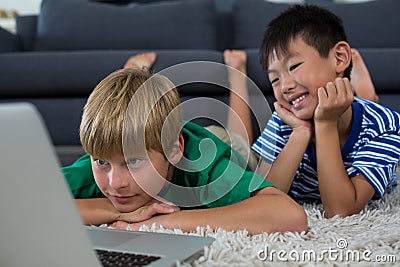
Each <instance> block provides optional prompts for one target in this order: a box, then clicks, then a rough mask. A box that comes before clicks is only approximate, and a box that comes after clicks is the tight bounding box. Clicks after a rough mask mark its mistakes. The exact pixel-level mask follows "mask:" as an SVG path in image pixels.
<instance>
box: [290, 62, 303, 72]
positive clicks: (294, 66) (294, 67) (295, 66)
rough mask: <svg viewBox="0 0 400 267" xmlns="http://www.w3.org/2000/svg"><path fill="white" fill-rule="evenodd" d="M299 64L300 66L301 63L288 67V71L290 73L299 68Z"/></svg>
mask: <svg viewBox="0 0 400 267" xmlns="http://www.w3.org/2000/svg"><path fill="white" fill-rule="evenodd" d="M301 64H302V63H297V64H294V65H292V66H290V68H289V70H290V71H292V70H295V69H296V68H297V67H298V66H300V65H301Z"/></svg>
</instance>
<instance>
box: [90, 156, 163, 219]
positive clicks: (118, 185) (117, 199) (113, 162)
mask: <svg viewBox="0 0 400 267" xmlns="http://www.w3.org/2000/svg"><path fill="white" fill-rule="evenodd" d="M91 159H92V171H93V175H94V179H95V181H96V184H97V185H98V187H99V188H100V190H101V192H102V193H103V194H104V195H105V196H106V197H107V198H108V199H109V200H110V201H111V202H112V204H113V205H114V207H115V208H116V209H117V210H118V211H120V212H131V211H134V210H136V209H138V208H140V207H142V206H144V205H145V204H146V203H148V202H149V201H151V200H153V198H152V197H151V196H150V195H149V194H147V193H146V192H145V191H144V190H143V189H142V188H143V186H145V187H146V188H149V187H150V188H151V189H152V193H154V194H157V193H158V192H159V191H160V190H161V188H162V186H163V183H162V182H161V181H165V180H164V179H166V178H167V177H168V170H169V166H170V164H169V162H168V160H166V159H165V157H164V155H163V154H161V153H159V152H155V151H148V152H147V153H143V154H142V155H140V156H136V157H132V158H130V159H129V160H127V161H126V160H125V158H124V156H123V155H119V156H114V157H112V158H111V159H96V158H93V157H92V158H91ZM128 166H129V167H128ZM143 183H148V184H146V185H144V184H143ZM150 183H151V184H150ZM139 184H140V185H139Z"/></svg>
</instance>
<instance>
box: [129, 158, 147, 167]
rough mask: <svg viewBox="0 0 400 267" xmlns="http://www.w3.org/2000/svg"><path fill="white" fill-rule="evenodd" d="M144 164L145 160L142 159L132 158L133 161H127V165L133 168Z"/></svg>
mask: <svg viewBox="0 0 400 267" xmlns="http://www.w3.org/2000/svg"><path fill="white" fill-rule="evenodd" d="M142 162H143V159H140V158H132V159H128V160H127V161H126V164H128V165H130V166H132V167H137V166H138V165H139V164H140V163H142Z"/></svg>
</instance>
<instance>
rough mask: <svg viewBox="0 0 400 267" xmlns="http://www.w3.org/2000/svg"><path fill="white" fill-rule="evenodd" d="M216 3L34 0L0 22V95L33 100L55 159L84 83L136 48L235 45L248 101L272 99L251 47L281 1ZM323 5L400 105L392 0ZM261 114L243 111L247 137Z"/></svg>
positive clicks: (163, 57)
mask: <svg viewBox="0 0 400 267" xmlns="http://www.w3.org/2000/svg"><path fill="white" fill-rule="evenodd" d="M221 1H225V0H186V1H183V0H182V1H163V2H158V1H154V2H148V3H147V2H146V3H128V1H119V2H118V3H113V4H111V3H109V2H104V1H103V2H100V1H98V2H95V1H89V0H43V2H42V6H41V11H40V15H39V16H20V17H18V18H17V33H16V34H15V35H14V34H11V33H9V32H7V31H5V30H3V29H1V28H0V103H1V102H15V101H29V102H31V103H33V104H35V105H36V106H37V108H38V109H39V111H40V112H41V114H42V116H43V117H44V120H45V123H46V125H47V127H48V129H49V132H50V136H51V138H52V140H53V143H54V145H55V146H56V149H57V152H58V154H59V156H60V160H61V164H62V165H65V164H69V163H70V162H71V161H73V160H75V159H76V158H77V157H78V156H79V155H81V154H82V153H83V152H82V150H81V148H80V142H79V136H78V127H79V123H80V117H81V112H82V107H83V105H84V103H85V101H86V99H87V97H88V95H89V94H90V92H91V90H92V89H93V87H94V86H95V85H96V84H97V83H98V82H99V81H100V80H101V79H102V78H104V77H105V76H106V75H108V74H109V73H110V72H112V71H113V70H115V69H118V68H121V67H122V65H123V63H124V61H125V60H126V59H127V58H128V57H129V56H131V55H133V54H136V53H138V52H143V51H149V50H151V51H156V52H157V54H158V58H157V61H156V62H155V65H154V67H153V69H154V71H156V72H157V71H161V70H164V69H166V68H168V67H171V66H175V65H177V64H180V63H185V62H192V61H211V62H217V63H223V50H224V49H226V48H229V49H244V50H246V51H247V53H248V66H247V69H248V75H249V77H250V78H251V79H252V81H254V83H255V85H257V86H258V88H259V89H260V90H261V92H262V95H261V96H260V95H259V94H256V93H252V94H251V103H252V107H253V106H254V107H255V109H259V110H262V105H264V106H265V103H266V102H265V100H266V101H267V102H268V103H269V105H270V107H271V108H272V105H271V104H272V103H273V101H274V97H273V94H272V90H271V87H270V84H269V82H268V79H267V74H266V72H265V71H264V70H262V69H261V68H260V66H259V63H258V47H259V45H260V43H261V38H262V35H263V32H264V30H265V27H266V25H267V24H268V22H269V21H270V20H271V19H272V18H273V17H275V16H276V15H277V14H279V12H281V11H282V10H284V9H285V8H287V7H289V5H288V4H276V3H270V2H265V1H263V0H234V1H231V3H232V5H231V6H229V7H228V8H221ZM323 5H324V6H325V7H327V8H328V9H331V10H332V11H333V12H335V13H336V14H338V15H339V16H341V17H342V18H343V21H344V24H345V27H346V31H347V35H348V38H349V42H350V44H351V45H352V46H353V47H356V48H358V49H359V51H360V52H361V54H362V55H363V57H364V60H365V62H366V64H367V65H368V68H369V70H370V72H371V75H372V78H373V81H374V83H375V86H376V89H377V91H378V94H379V97H380V100H381V102H382V103H383V104H384V105H387V106H390V107H392V108H394V109H396V110H398V111H400V89H399V87H400V69H399V67H398V64H399V63H400V35H399V34H398V33H399V32H400V31H399V30H400V26H399V25H400V16H398V11H399V10H400V1H398V0H378V1H374V2H366V3H357V4H338V3H324V4H323ZM197 75H199V77H202V78H204V79H205V80H207V81H208V79H211V78H212V77H214V76H217V75H219V76H220V77H221V79H225V78H226V73H222V72H221V73H213V71H212V68H210V69H208V68H204V69H202V71H200V72H199V73H197ZM210 77H211V78H210ZM171 79H172V78H171ZM172 80H173V81H174V82H175V80H174V79H172ZM199 81H201V78H199ZM178 89H179V92H180V95H181V99H182V101H183V102H185V101H187V100H189V99H194V98H198V97H211V98H212V99H217V100H221V101H223V102H224V103H227V101H228V93H229V91H228V90H227V89H226V88H223V87H221V86H218V85H213V84H207V83H204V82H203V83H202V82H195V83H190V84H184V85H180V86H178ZM218 112H219V111H216V110H213V108H212V107H211V108H210V107H208V106H205V105H200V106H199V107H197V106H194V105H193V106H192V105H186V108H185V116H186V118H188V119H192V118H196V120H197V121H198V122H199V123H200V124H203V125H205V124H208V123H215V121H214V122H213V121H210V120H208V119H206V117H208V115H210V116H211V117H212V116H213V114H215V113H218ZM256 112H258V111H256ZM199 114H200V115H199ZM197 117H202V118H197ZM267 118H268V116H265V117H264V118H262V119H261V122H260V121H259V120H258V118H256V117H255V118H253V119H255V120H257V123H255V129H254V132H255V135H257V134H258V133H259V131H260V127H258V126H259V125H262V124H263V123H265V122H266V120H267Z"/></svg>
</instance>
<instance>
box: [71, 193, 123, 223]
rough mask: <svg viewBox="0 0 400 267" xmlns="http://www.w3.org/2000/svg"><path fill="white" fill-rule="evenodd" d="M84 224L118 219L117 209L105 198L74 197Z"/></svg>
mask: <svg viewBox="0 0 400 267" xmlns="http://www.w3.org/2000/svg"><path fill="white" fill-rule="evenodd" d="M75 204H76V206H77V207H78V211H79V213H80V215H81V217H82V221H83V223H84V224H85V225H100V224H104V223H111V222H114V221H116V220H117V219H118V217H117V216H118V211H117V210H116V209H115V208H114V206H113V205H112V203H111V202H110V201H109V200H108V199H106V198H93V199H75Z"/></svg>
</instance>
